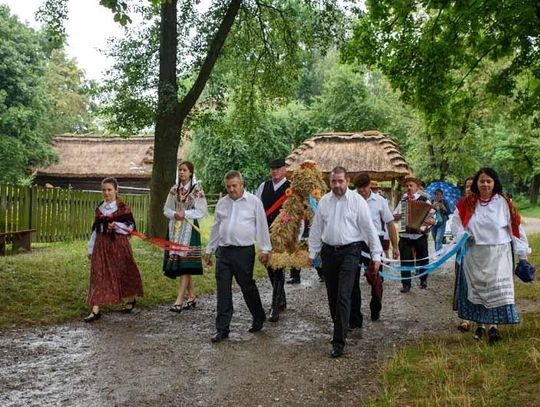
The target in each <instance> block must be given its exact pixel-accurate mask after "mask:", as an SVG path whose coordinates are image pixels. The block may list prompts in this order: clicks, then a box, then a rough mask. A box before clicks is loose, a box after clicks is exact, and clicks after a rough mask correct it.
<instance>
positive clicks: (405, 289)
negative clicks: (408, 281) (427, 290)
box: [399, 285, 411, 293]
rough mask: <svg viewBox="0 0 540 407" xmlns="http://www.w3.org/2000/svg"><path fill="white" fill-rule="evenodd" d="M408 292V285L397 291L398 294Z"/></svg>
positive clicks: (409, 288) (409, 289) (409, 287)
mask: <svg viewBox="0 0 540 407" xmlns="http://www.w3.org/2000/svg"><path fill="white" fill-rule="evenodd" d="M409 291H411V286H410V285H404V286H403V287H402V288H401V290H399V292H400V293H408V292H409Z"/></svg>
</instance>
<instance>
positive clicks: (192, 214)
mask: <svg viewBox="0 0 540 407" xmlns="http://www.w3.org/2000/svg"><path fill="white" fill-rule="evenodd" d="M180 188H181V189H183V190H184V191H186V192H187V191H189V189H190V188H191V181H189V182H188V183H187V184H186V185H182V186H181V187H180ZM194 206H195V207H194V208H193V209H186V211H185V216H186V218H188V219H202V218H204V217H205V216H206V214H207V213H208V205H207V203H206V198H205V197H204V195H203V196H199V197H196V198H195V202H194ZM178 209H179V208H178ZM176 210H177V202H176V186H174V187H172V188H171V192H170V193H169V194H168V195H167V201H166V202H165V205H164V207H163V214H164V215H165V217H166V218H167V219H169V220H172V221H175V218H174V215H175V214H176Z"/></svg>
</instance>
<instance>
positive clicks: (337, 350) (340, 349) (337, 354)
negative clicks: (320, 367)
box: [330, 345, 343, 358]
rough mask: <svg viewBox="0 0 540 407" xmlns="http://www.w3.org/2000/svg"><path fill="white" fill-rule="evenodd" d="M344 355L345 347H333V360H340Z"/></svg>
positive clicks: (331, 353) (331, 354)
mask: <svg viewBox="0 0 540 407" xmlns="http://www.w3.org/2000/svg"><path fill="white" fill-rule="evenodd" d="M342 355H343V346H339V345H334V346H333V347H332V352H330V356H331V357H333V358H339V357H340V356H342Z"/></svg>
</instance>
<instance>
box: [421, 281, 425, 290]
mask: <svg viewBox="0 0 540 407" xmlns="http://www.w3.org/2000/svg"><path fill="white" fill-rule="evenodd" d="M420 288H421V289H422V290H425V289H426V288H427V282H425V281H422V282H421V283H420Z"/></svg>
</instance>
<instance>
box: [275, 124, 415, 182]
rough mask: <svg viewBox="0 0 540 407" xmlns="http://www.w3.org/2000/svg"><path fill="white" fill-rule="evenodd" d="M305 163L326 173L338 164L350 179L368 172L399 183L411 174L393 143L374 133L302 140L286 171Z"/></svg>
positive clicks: (373, 177)
mask: <svg viewBox="0 0 540 407" xmlns="http://www.w3.org/2000/svg"><path fill="white" fill-rule="evenodd" d="M305 160H313V161H315V162H316V163H317V165H318V166H319V168H320V169H321V171H323V172H324V173H327V174H329V173H330V171H332V169H333V168H334V167H336V166H338V165H340V166H343V167H345V168H347V170H348V171H349V174H350V175H351V178H354V177H355V176H356V175H357V174H358V173H360V172H367V173H369V175H370V177H371V178H372V179H374V180H377V181H393V180H399V179H401V178H403V177H405V176H406V175H408V174H409V173H410V172H411V171H410V168H409V165H408V164H407V161H405V158H404V157H403V156H402V155H401V153H400V152H399V149H398V147H397V145H396V143H395V142H394V141H393V140H392V139H390V138H389V137H388V136H387V135H385V134H383V133H380V132H378V131H375V130H370V131H364V132H360V133H321V134H317V135H315V136H314V137H312V138H310V139H308V140H306V141H304V142H303V143H302V144H301V145H300V146H299V147H298V148H296V149H295V150H294V151H293V152H292V153H291V154H290V155H289V156H288V157H287V158H286V160H285V161H286V163H287V166H288V169H289V170H294V169H296V167H297V166H299V165H300V164H301V163H302V162H304V161H305Z"/></svg>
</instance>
